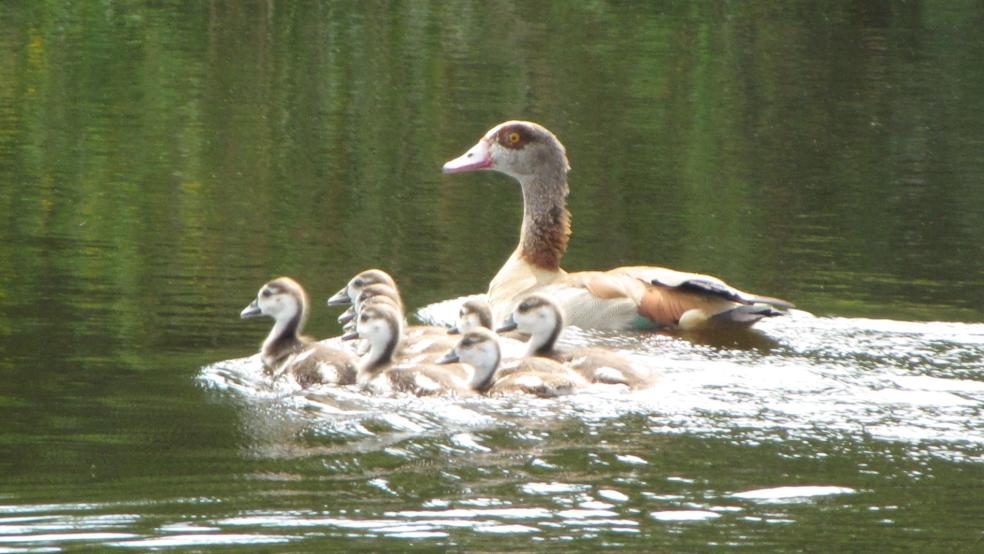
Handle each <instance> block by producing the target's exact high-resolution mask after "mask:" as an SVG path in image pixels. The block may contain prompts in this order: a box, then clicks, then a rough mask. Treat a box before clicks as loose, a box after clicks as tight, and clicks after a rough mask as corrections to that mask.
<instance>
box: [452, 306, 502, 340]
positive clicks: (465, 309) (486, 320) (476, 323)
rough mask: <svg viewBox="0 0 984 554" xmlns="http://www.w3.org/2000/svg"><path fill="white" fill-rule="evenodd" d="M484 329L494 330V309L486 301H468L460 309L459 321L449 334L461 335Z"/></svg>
mask: <svg viewBox="0 0 984 554" xmlns="http://www.w3.org/2000/svg"><path fill="white" fill-rule="evenodd" d="M483 327H484V328H485V329H492V308H490V307H489V303H488V302H486V301H484V300H468V301H466V302H465V303H464V304H462V305H461V307H460V308H458V321H457V322H456V323H455V325H454V327H452V328H450V329H448V334H449V335H459V334H464V333H467V332H468V331H472V330H474V329H480V328H483Z"/></svg>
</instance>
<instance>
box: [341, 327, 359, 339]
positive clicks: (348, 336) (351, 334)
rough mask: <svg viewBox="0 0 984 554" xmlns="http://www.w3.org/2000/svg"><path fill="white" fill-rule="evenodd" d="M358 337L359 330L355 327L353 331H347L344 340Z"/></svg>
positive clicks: (343, 336)
mask: <svg viewBox="0 0 984 554" xmlns="http://www.w3.org/2000/svg"><path fill="white" fill-rule="evenodd" d="M357 338H359V332H358V331H356V330H354V329H353V330H351V331H346V332H345V334H344V335H342V340H355V339H357Z"/></svg>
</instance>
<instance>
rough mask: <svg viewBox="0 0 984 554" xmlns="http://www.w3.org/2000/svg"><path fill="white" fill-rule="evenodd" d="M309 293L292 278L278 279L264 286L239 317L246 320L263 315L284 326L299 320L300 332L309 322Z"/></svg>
mask: <svg viewBox="0 0 984 554" xmlns="http://www.w3.org/2000/svg"><path fill="white" fill-rule="evenodd" d="M307 304H308V302H307V293H305V292H304V288H302V287H301V285H300V284H299V283H298V282H297V281H295V280H293V279H291V278H290V277H278V278H276V279H274V280H272V281H270V282H268V283H266V284H265V285H263V286H262V287H261V288H260V290H259V292H258V293H257V294H256V298H255V299H254V300H253V301H252V302H251V303H250V304H249V306H246V307H245V308H243V311H242V312H240V313H239V317H241V318H243V319H246V318H250V317H257V316H261V315H265V316H269V317H272V318H273V319H274V320H276V321H277V323H280V324H283V323H286V322H288V321H291V320H295V319H296V320H297V328H298V330H299V329H300V327H301V326H302V325H303V324H304V322H305V321H306V320H307Z"/></svg>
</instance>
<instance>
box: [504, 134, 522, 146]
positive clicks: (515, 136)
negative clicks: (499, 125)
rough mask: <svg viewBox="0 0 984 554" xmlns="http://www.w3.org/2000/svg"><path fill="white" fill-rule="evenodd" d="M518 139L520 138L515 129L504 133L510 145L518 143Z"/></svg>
mask: <svg viewBox="0 0 984 554" xmlns="http://www.w3.org/2000/svg"><path fill="white" fill-rule="evenodd" d="M519 139H520V136H519V133H517V132H516V131H513V132H511V133H509V134H508V135H506V141H507V142H508V143H509V144H512V145H516V144H519Z"/></svg>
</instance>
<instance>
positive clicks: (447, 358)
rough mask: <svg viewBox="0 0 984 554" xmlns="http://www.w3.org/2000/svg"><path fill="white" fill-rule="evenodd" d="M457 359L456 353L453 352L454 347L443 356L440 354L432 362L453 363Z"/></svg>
mask: <svg viewBox="0 0 984 554" xmlns="http://www.w3.org/2000/svg"><path fill="white" fill-rule="evenodd" d="M457 361H460V360H459V359H458V353H457V352H455V351H454V349H453V348H452V349H451V350H448V351H447V352H446V353H445V354H444V355H443V356H441V357H440V358H438V359H437V360H435V361H434V363H438V364H453V363H455V362H457Z"/></svg>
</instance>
